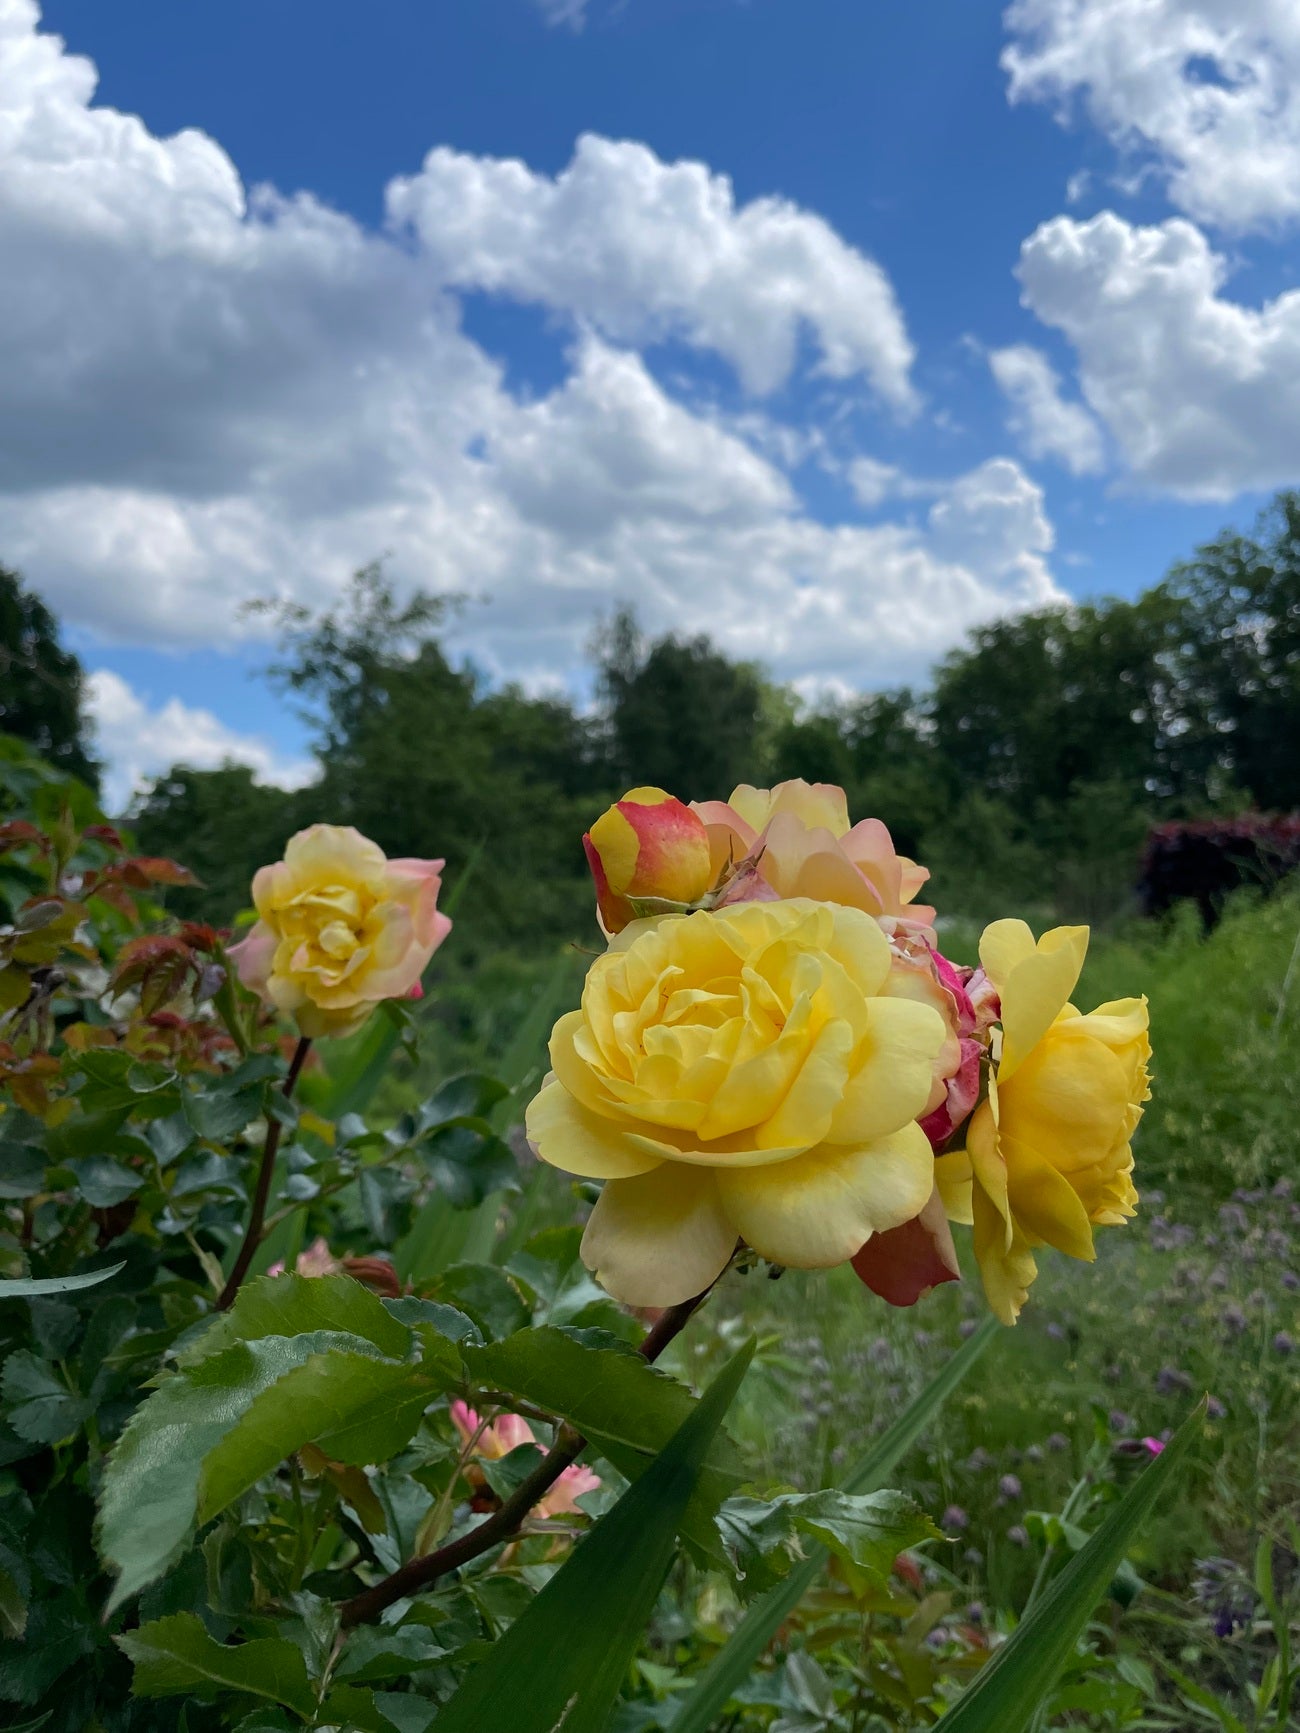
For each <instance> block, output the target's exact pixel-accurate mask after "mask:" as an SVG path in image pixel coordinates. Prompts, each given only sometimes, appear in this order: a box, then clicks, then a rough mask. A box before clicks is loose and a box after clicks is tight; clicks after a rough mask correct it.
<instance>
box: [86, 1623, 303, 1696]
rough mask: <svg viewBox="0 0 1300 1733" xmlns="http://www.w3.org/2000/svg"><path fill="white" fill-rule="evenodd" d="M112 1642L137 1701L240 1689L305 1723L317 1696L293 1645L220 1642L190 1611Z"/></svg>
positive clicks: (259, 1640)
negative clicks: (126, 1664)
mask: <svg viewBox="0 0 1300 1733" xmlns="http://www.w3.org/2000/svg"><path fill="white" fill-rule="evenodd" d="M114 1641H115V1642H116V1643H117V1645H118V1647H119V1648H120V1649H121V1650H122V1651H123V1653H124V1654H125V1655H126V1656H127V1657H128V1659H129V1660H130V1661H131V1662H132V1663H133V1665H134V1668H135V1672H134V1677H133V1679H132V1689H133V1690H134V1692H135V1694H136V1696H137V1697H175V1696H182V1695H183V1696H186V1697H211V1696H213V1695H215V1694H218V1693H220V1692H222V1691H238V1692H242V1693H243V1695H245V1696H249V1697H263V1698H266V1699H267V1700H268V1701H269V1702H272V1703H282V1704H283V1705H284V1707H285V1708H286V1709H292V1710H293V1711H294V1712H295V1713H296V1714H298V1715H300V1716H302V1717H303V1719H304V1720H307V1719H309V1718H310V1717H311V1714H312V1711H313V1709H314V1708H315V1694H314V1692H313V1691H312V1688H311V1684H310V1681H309V1680H308V1678H307V1665H306V1662H305V1661H304V1660H303V1658H302V1655H301V1653H300V1652H299V1650H297V1649H296V1648H295V1647H294V1646H293V1644H292V1643H287V1642H284V1641H282V1640H281V1639H279V1638H276V1637H258V1638H257V1639H255V1640H254V1641H253V1642H251V1643H239V1644H227V1643H218V1642H215V1641H214V1640H213V1638H211V1637H210V1636H209V1635H208V1633H207V1631H206V1630H205V1629H204V1627H203V1625H202V1623H201V1622H200V1620H199V1619H198V1618H197V1617H196V1615H195V1614H194V1613H172V1614H171V1615H170V1616H169V1617H168V1618H165V1619H155V1620H154V1622H153V1623H152V1624H149V1625H142V1626H141V1627H140V1629H139V1630H137V1631H127V1632H124V1633H123V1635H122V1636H120V1637H115V1638H114Z"/></svg>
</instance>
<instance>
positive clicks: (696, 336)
mask: <svg viewBox="0 0 1300 1733" xmlns="http://www.w3.org/2000/svg"><path fill="white" fill-rule="evenodd" d="M388 212H389V217H390V220H391V221H392V222H393V223H395V224H398V225H401V226H404V225H409V226H410V227H411V229H413V230H414V232H415V234H416V235H418V237H419V240H420V243H421V245H422V247H423V249H424V251H425V253H426V254H427V255H428V257H429V258H430V259H431V260H432V261H433V262H434V263H435V265H436V267H437V268H438V270H439V272H440V274H441V276H442V278H443V280H444V281H446V282H448V283H451V284H454V285H457V286H459V287H462V288H476V289H489V290H495V291H497V292H499V293H502V294H507V295H510V296H512V297H514V298H515V299H517V300H522V301H534V302H540V303H541V304H543V305H545V306H548V307H553V308H556V309H558V310H560V311H562V312H565V313H569V314H573V315H576V316H578V317H580V318H583V319H587V320H590V321H591V323H592V324H593V325H595V326H596V327H597V329H599V330H600V331H602V332H604V333H605V335H606V336H608V337H612V338H613V339H615V340H616V341H618V342H621V343H636V344H642V343H646V342H650V341H653V340H655V339H658V338H662V337H670V336H671V337H677V338H680V339H683V340H684V341H686V342H688V343H692V344H696V345H698V346H699V347H701V348H706V349H713V350H716V351H717V352H718V353H719V354H720V355H723V356H725V357H726V358H727V360H729V361H730V362H731V363H732V365H733V366H734V367H735V368H736V370H737V372H738V373H739V374H740V376H741V379H742V380H743V381H744V383H745V385H746V387H747V388H748V389H749V390H750V391H753V392H756V393H763V392H769V391H773V390H775V389H776V388H777V387H778V386H780V385H782V384H784V383H785V381H786V380H787V379H788V378H789V377H790V375H791V373H792V371H793V370H794V367H795V364H796V362H797V359H798V353H799V343H800V339H801V337H802V336H803V335H804V334H805V333H806V334H807V335H808V336H809V337H811V339H812V340H813V341H814V342H815V343H816V345H817V348H818V350H819V353H820V363H819V370H820V371H821V372H822V373H824V374H826V375H827V376H828V377H830V378H832V379H839V380H852V379H857V378H864V379H866V380H867V381H868V382H869V383H870V384H871V385H872V386H873V387H874V388H875V390H876V391H877V392H878V393H879V394H880V396H881V397H882V398H884V399H885V400H886V401H887V402H889V403H890V404H892V405H893V406H894V407H895V408H896V409H898V410H901V411H904V412H906V411H909V410H911V409H912V408H914V406H915V393H914V392H913V389H912V385H911V382H910V378H909V373H910V368H911V364H912V358H913V352H912V345H911V342H910V340H909V338H908V335H907V328H906V325H905V324H904V321H903V316H902V313H901V312H900V311H899V307H898V303H897V301H896V300H895V298H894V292H893V289H892V287H891V285H890V282H889V279H888V278H887V277H886V275H885V273H884V272H883V271H882V270H881V269H880V267H879V266H878V265H877V264H875V263H874V262H873V261H872V260H870V259H868V258H866V257H865V256H864V255H863V254H862V253H859V252H858V251H856V249H854V248H853V247H850V246H849V245H848V244H847V243H846V242H845V241H843V240H841V239H840V237H839V236H838V235H837V234H836V233H835V231H834V229H832V228H831V227H830V225H829V224H828V223H825V222H823V220H822V219H821V218H820V217H818V216H815V215H813V214H812V213H811V212H809V211H804V210H800V209H799V207H798V206H797V205H793V204H791V203H790V202H789V201H788V200H786V199H780V198H761V199H754V200H753V201H752V202H751V203H749V204H747V205H741V206H737V204H736V202H735V197H734V194H733V192H732V188H731V182H730V181H729V180H728V179H727V177H726V176H725V175H718V174H713V173H711V172H710V170H709V169H708V168H707V167H706V166H705V165H704V164H703V163H696V162H677V163H665V162H662V161H661V160H660V159H659V158H658V157H657V156H656V155H655V154H654V152H653V151H652V150H649V149H647V147H646V146H645V145H643V144H633V143H628V142H626V141H617V140H612V139H607V138H595V137H592V136H591V135H587V136H586V137H583V138H580V139H579V140H578V144H577V148H576V149H575V151H574V156H573V161H572V162H571V163H570V164H569V166H568V168H566V169H565V170H563V172H562V173H560V174H559V175H557V176H556V177H555V178H554V179H552V178H550V177H548V176H546V175H541V174H535V173H534V172H533V171H532V170H531V169H529V168H528V167H527V166H526V165H525V164H524V163H521V162H517V161H511V160H505V159H502V158H497V157H475V156H467V155H465V154H463V153H462V152H459V151H453V150H448V149H446V148H445V147H439V148H438V149H437V150H432V151H430V152H429V155H428V156H427V157H426V158H425V162H424V167H423V168H422V169H421V171H420V173H419V174H418V175H413V176H412V177H410V178H409V179H400V180H395V181H394V182H392V184H391V185H390V187H389V189H388Z"/></svg>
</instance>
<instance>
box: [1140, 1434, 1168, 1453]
mask: <svg viewBox="0 0 1300 1733" xmlns="http://www.w3.org/2000/svg"><path fill="white" fill-rule="evenodd" d="M1142 1442H1143V1444H1145V1445H1146V1447H1147V1449H1148V1450H1149V1451H1150V1452H1151V1454H1152V1456H1159V1455H1161V1454H1162V1453H1163V1451H1164V1448H1165V1447H1164V1445H1163V1444H1162V1443H1161V1441H1160V1439H1158V1438H1144V1439H1143V1440H1142Z"/></svg>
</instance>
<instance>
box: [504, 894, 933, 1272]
mask: <svg viewBox="0 0 1300 1733" xmlns="http://www.w3.org/2000/svg"><path fill="white" fill-rule="evenodd" d="M890 960H891V959H890V949H889V943H888V940H887V939H886V938H885V935H884V934H883V933H882V931H881V930H880V927H879V926H878V924H877V923H876V922H875V921H874V920H872V918H871V917H870V916H869V915H867V914H865V913H864V912H863V911H862V910H860V909H854V908H845V907H840V906H837V905H834V904H829V903H815V902H811V901H808V900H806V899H796V900H792V901H788V902H756V903H740V904H736V905H735V906H733V907H730V908H725V909H718V910H715V911H711V912H708V911H700V912H697V913H694V914H690V915H685V916H676V915H674V916H667V917H664V918H663V919H660V920H658V921H653V922H651V921H637V922H634V923H633V924H632V925H631V926H629V927H627V928H625V929H624V931H623V932H622V933H621V934H619V936H618V937H617V938H616V939H615V940H614V942H613V944H612V945H611V947H610V950H609V952H608V953H607V954H606V955H605V956H603V957H600V958H598V959H597V960H596V962H595V963H593V965H592V967H591V971H590V973H589V974H588V976H587V982H586V986H585V988H584V991H583V996H582V1006H581V1009H580V1010H577V1011H574V1012H572V1013H571V1014H570V1015H569V1016H567V1017H562V1018H561V1019H560V1021H559V1022H558V1023H557V1024H556V1026H555V1029H554V1031H553V1033H552V1035H551V1047H550V1052H551V1064H552V1066H553V1068H554V1069H553V1072H552V1074H551V1075H550V1076H549V1077H548V1078H547V1080H546V1082H545V1084H544V1085H543V1087H542V1089H541V1091H540V1093H539V1094H538V1095H537V1097H536V1099H535V1100H534V1101H533V1102H532V1104H531V1106H530V1107H529V1109H528V1120H527V1127H528V1136H529V1139H530V1141H531V1142H532V1145H533V1147H534V1149H535V1150H536V1151H537V1153H538V1155H539V1156H540V1157H541V1158H542V1160H543V1161H547V1162H550V1163H551V1165H552V1166H554V1167H559V1168H563V1169H565V1170H567V1171H568V1172H569V1173H574V1174H578V1175H581V1176H582V1177H584V1178H588V1179H600V1180H604V1181H605V1182H606V1183H605V1188H604V1190H603V1192H602V1193H601V1196H600V1200H599V1202H598V1203H597V1204H596V1207H595V1210H594V1211H593V1212H592V1216H591V1220H590V1221H589V1223H588V1224H587V1230H586V1234H585V1236H584V1238H583V1258H584V1260H585V1262H586V1263H587V1266H588V1268H590V1269H592V1270H593V1271H594V1272H595V1273H596V1275H597V1276H598V1277H599V1279H600V1280H601V1282H603V1284H604V1285H605V1287H606V1288H608V1289H609V1291H610V1292H611V1293H612V1294H614V1295H615V1296H616V1297H617V1298H618V1299H620V1300H623V1301H625V1302H627V1303H628V1304H630V1305H637V1306H669V1305H675V1304H676V1303H677V1302H679V1301H681V1300H686V1299H689V1298H691V1297H692V1296H693V1295H695V1294H698V1293H700V1292H701V1291H702V1290H703V1289H704V1288H706V1287H708V1285H709V1283H710V1282H712V1281H713V1280H714V1279H715V1278H716V1277H717V1276H718V1275H719V1274H720V1273H721V1272H722V1270H723V1269H725V1268H726V1265H727V1262H728V1260H729V1259H730V1257H731V1254H732V1252H733V1251H734V1249H735V1246H736V1242H737V1240H738V1239H743V1240H745V1241H746V1242H747V1243H748V1244H749V1245H750V1246H752V1247H753V1249H754V1250H755V1251H756V1252H759V1253H760V1254H761V1255H762V1256H764V1257H766V1258H770V1259H772V1260H773V1261H774V1262H776V1263H780V1264H790V1265H794V1266H796V1267H799V1268H804V1269H819V1268H824V1267H828V1266H830V1265H833V1264H840V1263H843V1262H845V1260H846V1259H848V1258H851V1257H852V1256H853V1255H854V1253H855V1252H857V1251H858V1250H860V1248H861V1247H862V1246H863V1244H864V1243H865V1242H866V1241H867V1240H868V1239H869V1238H870V1237H871V1235H872V1234H873V1233H879V1232H883V1231H885V1230H887V1229H889V1228H894V1227H897V1226H899V1225H900V1224H901V1223H903V1222H906V1221H910V1220H911V1219H912V1218H913V1217H914V1216H916V1215H917V1214H918V1213H919V1212H920V1211H921V1210H922V1209H923V1208H924V1206H925V1203H926V1200H927V1199H928V1198H929V1196H930V1192H931V1188H932V1184H933V1178H934V1159H933V1155H932V1153H931V1150H930V1145H929V1143H928V1141H927V1139H926V1137H925V1134H924V1132H922V1131H921V1129H920V1127H919V1126H918V1125H917V1124H916V1123H915V1121H916V1117H917V1115H918V1114H919V1113H921V1112H922V1111H923V1110H924V1108H925V1105H926V1102H927V1099H928V1097H929V1095H930V1090H931V1083H932V1078H933V1065H934V1059H935V1055H936V1054H937V1053H938V1051H939V1048H940V1046H941V1045H942V1043H943V1040H944V1036H945V1033H946V1031H945V1027H944V1022H943V1019H942V1017H940V1015H939V1013H938V1012H937V1011H936V1010H934V1009H933V1007H932V1006H929V1005H924V1004H920V1003H917V1002H915V1001H913V1000H910V999H905V998H896V997H889V996H887V995H886V988H887V985H888V982H889V974H890Z"/></svg>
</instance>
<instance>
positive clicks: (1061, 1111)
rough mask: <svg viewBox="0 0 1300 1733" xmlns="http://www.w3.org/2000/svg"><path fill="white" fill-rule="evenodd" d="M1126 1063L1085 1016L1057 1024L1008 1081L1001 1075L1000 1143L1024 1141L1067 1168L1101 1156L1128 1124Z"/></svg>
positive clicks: (1129, 1087)
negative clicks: (1092, 1032) (1091, 1032)
mask: <svg viewBox="0 0 1300 1733" xmlns="http://www.w3.org/2000/svg"><path fill="white" fill-rule="evenodd" d="M1133 1087H1134V1078H1133V1075H1132V1072H1131V1070H1129V1069H1128V1068H1126V1067H1125V1065H1124V1064H1123V1063H1122V1061H1121V1059H1120V1056H1119V1055H1118V1054H1117V1053H1115V1052H1113V1051H1112V1049H1111V1048H1109V1047H1106V1046H1103V1045H1102V1043H1101V1042H1100V1041H1096V1040H1093V1039H1092V1038H1091V1037H1090V1036H1089V1034H1088V1033H1087V1019H1086V1018H1083V1017H1078V1018H1069V1019H1066V1020H1064V1021H1062V1022H1060V1023H1057V1024H1056V1025H1055V1026H1054V1027H1053V1028H1052V1029H1051V1030H1050V1031H1049V1033H1048V1035H1047V1037H1046V1038H1045V1039H1044V1040H1042V1041H1040V1042H1039V1043H1038V1044H1037V1046H1036V1047H1034V1048H1033V1049H1032V1051H1031V1052H1030V1053H1029V1055H1028V1057H1027V1058H1026V1059H1025V1061H1024V1063H1023V1064H1022V1066H1021V1067H1020V1069H1019V1071H1017V1072H1016V1074H1015V1075H1014V1077H1012V1078H1011V1080H1010V1081H1009V1082H1008V1080H1007V1076H1006V1071H1005V1068H1004V1069H1003V1070H1002V1071H1001V1072H1000V1073H999V1076H998V1103H999V1116H1000V1123H1001V1136H1002V1141H1003V1145H1004V1146H1006V1145H1007V1144H1008V1143H1009V1142H1014V1143H1015V1144H1016V1145H1017V1146H1023V1145H1028V1146H1029V1147H1030V1148H1031V1149H1034V1150H1036V1151H1037V1152H1038V1154H1039V1155H1041V1156H1043V1157H1044V1158H1045V1159H1046V1160H1048V1161H1050V1162H1051V1164H1052V1166H1053V1167H1055V1168H1057V1169H1058V1170H1059V1171H1060V1172H1061V1173H1064V1174H1066V1175H1069V1174H1072V1173H1075V1172H1079V1171H1082V1170H1084V1169H1087V1168H1090V1167H1092V1166H1094V1165H1095V1164H1096V1163H1097V1162H1099V1161H1102V1160H1104V1158H1105V1156H1106V1154H1107V1152H1108V1151H1109V1150H1110V1149H1112V1148H1113V1147H1114V1145H1115V1142H1116V1140H1117V1139H1118V1138H1119V1137H1120V1136H1121V1134H1122V1132H1123V1130H1124V1127H1125V1125H1126V1123H1127V1112H1128V1107H1129V1099H1130V1091H1131V1090H1132V1088H1133Z"/></svg>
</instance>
